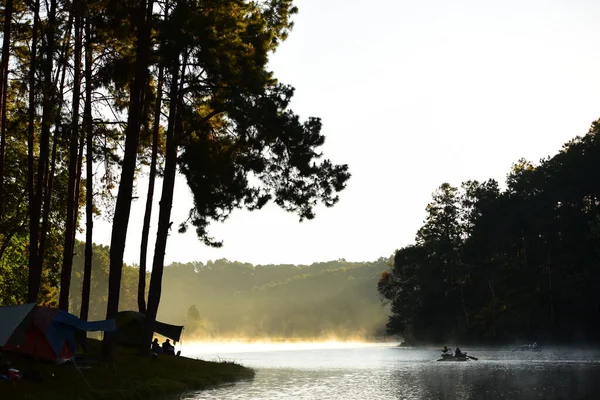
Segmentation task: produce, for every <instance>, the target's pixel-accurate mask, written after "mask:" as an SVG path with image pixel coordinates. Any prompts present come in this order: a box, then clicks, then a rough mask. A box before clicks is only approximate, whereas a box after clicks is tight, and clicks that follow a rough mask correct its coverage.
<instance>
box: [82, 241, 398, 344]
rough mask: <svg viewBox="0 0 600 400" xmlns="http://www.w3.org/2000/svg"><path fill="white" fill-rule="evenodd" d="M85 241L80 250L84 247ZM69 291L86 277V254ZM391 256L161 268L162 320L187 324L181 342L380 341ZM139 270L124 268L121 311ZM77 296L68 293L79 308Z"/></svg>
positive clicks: (101, 275) (97, 286) (97, 306)
mask: <svg viewBox="0 0 600 400" xmlns="http://www.w3.org/2000/svg"><path fill="white" fill-rule="evenodd" d="M83 246H84V245H83V243H80V244H79V245H78V250H80V251H82V250H83ZM80 254H81V255H76V256H75V259H74V261H73V275H72V285H73V287H80V286H81V283H82V279H83V265H84V262H83V261H84V260H83V252H81V253H80ZM387 264H388V259H385V258H380V259H379V260H375V261H372V262H349V261H346V260H335V261H329V262H320V263H314V264H311V265H252V264H250V263H242V262H238V261H229V260H227V259H220V260H214V261H208V262H207V263H201V262H192V263H185V264H183V263H173V264H171V265H168V266H165V270H164V276H163V278H164V285H163V291H162V296H161V305H160V309H159V311H158V314H157V317H158V319H159V320H160V321H162V322H166V323H171V324H176V325H185V335H184V336H185V337H184V341H185V340H187V341H189V340H193V339H203V340H204V339H223V338H255V339H257V338H258V339H264V338H273V337H278V338H311V339H314V338H326V337H336V338H356V337H361V338H365V337H372V336H383V335H384V334H385V320H386V318H387V313H388V312H389V309H388V307H382V305H381V303H380V301H379V296H378V294H377V289H376V283H377V280H378V279H379V274H380V272H381V270H382V269H384V268H386V265H387ZM108 272H109V249H108V248H107V247H105V246H95V248H94V262H93V279H92V288H91V292H92V298H93V299H94V302H93V303H92V304H91V305H90V316H91V318H92V319H97V318H101V317H103V315H104V313H105V312H106V301H107V298H106V293H107V290H106V288H107V284H108ZM137 272H138V269H137V268H136V266H124V267H123V279H122V281H121V299H120V307H119V308H120V309H121V310H132V309H136V306H137ZM80 301H81V293H80V292H78V291H74V292H73V293H72V295H71V304H72V307H74V308H77V307H78V305H79V304H80Z"/></svg>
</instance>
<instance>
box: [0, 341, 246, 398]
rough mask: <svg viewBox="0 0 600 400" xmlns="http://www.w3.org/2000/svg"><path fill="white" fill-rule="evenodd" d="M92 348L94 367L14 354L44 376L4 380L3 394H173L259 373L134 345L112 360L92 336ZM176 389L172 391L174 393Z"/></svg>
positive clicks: (20, 365)
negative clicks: (141, 352)
mask: <svg viewBox="0 0 600 400" xmlns="http://www.w3.org/2000/svg"><path fill="white" fill-rule="evenodd" d="M89 342H90V343H89V345H88V347H89V351H88V353H89V354H90V356H91V357H92V358H94V359H95V360H98V362H97V363H92V364H91V366H92V368H89V369H81V370H80V369H77V368H76V367H75V366H74V365H73V364H65V365H53V364H45V363H40V362H33V361H31V360H25V359H22V358H19V357H16V356H12V357H10V358H11V361H12V365H13V366H14V367H15V368H17V369H19V370H20V371H21V372H23V371H26V370H32V369H33V370H37V371H40V372H41V373H42V375H43V378H44V379H43V381H41V382H33V381H27V380H20V381H15V382H11V381H6V380H4V381H0V393H1V395H0V398H2V399H4V398H6V399H31V400H33V399H36V400H37V399H44V400H55V399H56V400H58V399H61V400H67V399H88V400H89V399H93V400H96V399H103V400H104V399H106V400H108V399H110V400H117V399H119V400H129V399H157V398H159V399H169V398H177V395H178V394H180V393H183V392H185V391H189V390H194V389H205V388H208V387H211V386H215V385H218V384H221V383H227V382H235V381H238V380H242V379H250V378H253V377H254V371H253V370H252V369H249V368H246V367H243V366H241V365H238V364H235V363H231V362H220V363H216V362H207V361H202V360H194V359H191V358H186V357H173V356H161V357H159V358H158V359H157V360H151V359H150V358H140V357H138V356H137V355H136V351H135V349H123V348H119V349H118V350H117V354H116V355H115V360H114V361H113V362H110V363H109V362H103V361H101V358H100V342H98V341H95V340H90V341H89ZM169 395H171V396H169Z"/></svg>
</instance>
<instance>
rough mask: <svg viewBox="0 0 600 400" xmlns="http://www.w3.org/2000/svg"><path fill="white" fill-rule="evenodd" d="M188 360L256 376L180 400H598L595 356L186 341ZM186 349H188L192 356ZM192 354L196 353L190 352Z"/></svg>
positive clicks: (599, 359) (598, 359)
mask: <svg viewBox="0 0 600 400" xmlns="http://www.w3.org/2000/svg"><path fill="white" fill-rule="evenodd" d="M184 350H185V352H186V353H187V354H188V356H193V357H197V358H201V359H205V360H218V359H221V360H229V361H236V362H238V363H241V364H243V365H245V366H248V367H252V368H255V370H256V377H255V379H253V380H251V381H246V382H239V383H236V384H232V385H226V386H222V387H219V388H215V389H211V390H206V391H201V392H196V393H191V394H189V396H188V397H187V398H188V399H194V400H200V399H232V400H246V399H261V400H270V399H346V400H354V399H386V400H387V399H411V400H412V399H419V400H434V399H459V400H471V399H486V400H493V399H503V400H504V399H515V400H521V399H544V400H560V399H568V400H580V399H581V400H587V399H598V398H600V397H598V393H600V380H599V379H598V378H597V377H598V376H600V352H598V351H583V350H581V351H574V350H569V349H555V350H551V349H548V350H544V351H542V352H539V353H528V352H512V351H510V349H505V350H486V349H468V348H466V349H463V351H468V354H469V355H472V356H476V357H478V358H479V361H469V362H458V363H452V362H450V363H448V362H436V359H437V358H439V354H440V352H439V350H438V349H436V348H430V349H410V348H399V347H396V346H395V345H394V344H390V343H370V344H367V343H359V342H333V341H332V342H301V343H293V342H282V343H269V342H259V343H244V342H229V343H214V342H213V343H194V344H190V345H187V346H186V347H185V349H184ZM192 350H193V352H192ZM196 351H197V352H196Z"/></svg>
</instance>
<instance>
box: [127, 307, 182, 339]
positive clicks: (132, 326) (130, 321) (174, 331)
mask: <svg viewBox="0 0 600 400" xmlns="http://www.w3.org/2000/svg"><path fill="white" fill-rule="evenodd" d="M145 320H146V315H145V314H142V313H141V312H138V311H120V312H119V313H118V314H117V333H116V336H117V343H118V344H121V345H126V346H138V345H140V344H141V341H142V338H143V337H144V336H143V333H144V321H145ZM182 331H183V326H179V325H170V324H165V323H163V322H159V321H156V322H155V323H154V332H155V333H158V334H159V335H162V336H164V337H168V338H169V339H171V340H173V341H175V342H179V341H181V332H182Z"/></svg>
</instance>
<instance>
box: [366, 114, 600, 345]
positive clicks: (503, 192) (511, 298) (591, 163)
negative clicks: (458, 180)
mask: <svg viewBox="0 0 600 400" xmlns="http://www.w3.org/2000/svg"><path fill="white" fill-rule="evenodd" d="M598 165H600V120H598V121H595V122H593V123H592V126H591V128H590V130H589V132H588V133H587V134H586V135H585V136H583V137H576V138H575V139H573V140H571V141H570V142H568V143H567V144H565V145H564V146H563V148H562V149H561V150H560V151H559V152H558V154H556V155H554V156H553V157H548V158H545V159H542V160H541V161H540V162H539V163H537V164H534V163H532V162H529V161H526V160H523V159H521V160H519V161H518V162H517V163H515V164H514V165H513V167H512V169H511V170H510V171H509V173H508V175H507V178H506V183H505V188H501V185H500V184H499V183H498V182H497V181H495V180H493V179H490V180H487V181H485V182H477V181H467V182H463V183H462V184H461V186H460V188H458V187H453V186H452V185H450V184H448V183H444V184H442V185H441V186H440V187H439V188H438V189H437V190H436V191H435V192H434V193H433V198H432V201H431V203H429V204H428V205H427V208H426V211H427V216H426V218H425V221H424V224H423V226H422V227H421V228H420V229H419V231H418V232H417V234H416V240H415V243H414V244H412V245H409V246H406V247H403V248H401V249H399V250H397V251H396V253H395V255H394V263H393V267H391V269H388V270H386V271H384V272H383V274H382V275H381V278H380V280H379V283H378V289H379V293H380V295H381V296H382V298H383V299H384V301H386V302H389V303H391V310H392V315H391V316H390V318H389V321H388V324H387V328H388V332H390V333H395V334H401V335H403V336H404V337H405V338H406V339H407V340H408V341H409V342H410V341H412V342H428V341H434V342H438V343H441V342H445V341H447V340H450V339H454V340H470V341H474V342H475V341H480V342H483V341H485V342H500V341H517V340H521V341H528V342H532V341H534V340H537V341H538V342H543V341H557V342H566V343H569V342H578V341H596V342H597V341H600V330H599V329H598V327H600V297H598V295H597V293H598V288H599V287H600V286H599V282H600V267H599V266H600V264H599V263H600V169H599V168H598Z"/></svg>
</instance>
